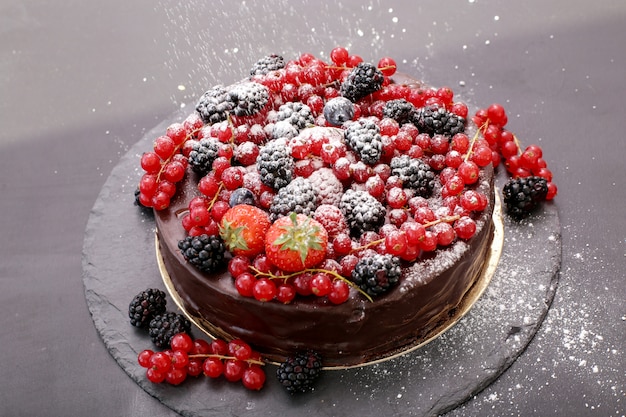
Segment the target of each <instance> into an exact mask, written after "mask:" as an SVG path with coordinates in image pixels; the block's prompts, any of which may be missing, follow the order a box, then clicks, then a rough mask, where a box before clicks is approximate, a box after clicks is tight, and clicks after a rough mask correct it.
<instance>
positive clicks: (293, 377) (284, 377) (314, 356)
mask: <svg viewBox="0 0 626 417" xmlns="http://www.w3.org/2000/svg"><path fill="white" fill-rule="evenodd" d="M321 371H322V359H321V357H320V355H319V354H318V353H316V352H313V351H308V352H302V353H298V354H297V355H295V356H293V357H289V358H287V359H286V360H285V362H283V363H281V364H280V365H279V367H278V369H277V370H276V377H277V378H278V382H280V384H281V385H282V386H283V387H284V388H285V389H286V390H287V392H288V393H290V394H296V393H304V392H307V391H310V390H311V389H312V388H313V383H314V382H315V380H316V379H317V378H318V377H319V376H320V374H321Z"/></svg>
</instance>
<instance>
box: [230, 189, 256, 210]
mask: <svg viewBox="0 0 626 417" xmlns="http://www.w3.org/2000/svg"><path fill="white" fill-rule="evenodd" d="M228 204H229V205H230V206H231V207H235V206H236V205H239V204H249V205H251V206H254V204H255V201H254V194H253V193H252V191H250V190H248V189H247V188H243V187H241V188H237V189H236V190H235V191H233V192H232V193H231V194H230V200H229V201H228Z"/></svg>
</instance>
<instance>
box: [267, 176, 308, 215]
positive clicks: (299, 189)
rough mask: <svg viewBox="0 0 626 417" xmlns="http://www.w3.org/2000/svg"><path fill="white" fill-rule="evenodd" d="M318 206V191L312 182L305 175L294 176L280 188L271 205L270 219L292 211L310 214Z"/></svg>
mask: <svg viewBox="0 0 626 417" xmlns="http://www.w3.org/2000/svg"><path fill="white" fill-rule="evenodd" d="M316 207H317V193H316V192H315V189H314V188H313V185H312V184H311V182H310V181H309V180H308V179H306V178H303V177H297V178H294V180H293V181H291V182H290V183H289V184H287V185H286V186H285V187H283V188H281V189H280V190H278V193H277V194H276V196H274V200H273V201H272V205H271V206H270V220H272V221H274V220H276V219H278V218H279V217H282V216H286V215H288V214H289V213H291V212H294V213H300V214H304V215H306V216H310V215H312V214H313V212H314V211H315V208H316Z"/></svg>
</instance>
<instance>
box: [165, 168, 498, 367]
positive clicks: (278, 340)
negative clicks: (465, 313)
mask: <svg viewBox="0 0 626 417" xmlns="http://www.w3.org/2000/svg"><path fill="white" fill-rule="evenodd" d="M197 180H198V177H197V176H196V174H194V173H192V172H188V176H187V177H186V178H185V179H184V181H183V183H182V184H181V185H180V188H179V191H178V193H177V195H176V196H175V197H174V198H173V199H172V202H171V205H170V207H169V208H167V209H165V210H162V211H158V212H156V216H155V218H156V225H157V236H158V242H159V249H160V254H161V256H162V259H163V263H164V266H165V268H166V269H167V271H168V275H169V278H170V280H171V283H172V285H173V288H174V290H175V292H176V293H177V295H178V296H179V298H180V300H181V301H182V304H183V307H184V309H185V311H186V312H187V313H188V314H190V315H192V316H194V317H196V318H200V320H199V322H201V323H202V324H203V326H202V327H204V328H205V329H204V330H206V331H208V332H209V333H210V334H213V335H215V336H219V337H224V338H227V339H228V338H235V337H238V338H242V339H243V340H245V341H246V342H248V343H250V344H251V345H252V346H254V348H255V349H257V350H258V351H259V352H260V353H261V354H263V356H264V357H266V358H267V359H269V360H273V361H283V360H284V359H285V358H286V357H287V356H291V355H293V354H294V353H296V352H298V351H301V350H305V349H313V350H315V351H317V352H319V353H320V354H321V355H322V357H323V359H324V365H325V366H327V367H343V366H355V365H359V364H363V363H367V362H371V361H376V360H380V359H384V358H386V357H389V356H392V355H395V354H397V353H399V352H401V351H403V350H406V349H408V348H410V347H413V346H416V345H417V344H419V343H420V342H421V341H423V340H424V339H425V338H427V337H428V335H429V332H431V331H432V330H433V329H434V328H436V327H438V326H440V325H442V324H443V323H445V322H446V321H449V320H450V319H451V317H452V316H453V313H454V311H455V309H456V307H457V306H458V305H459V303H460V302H461V301H462V299H463V297H464V296H465V295H466V293H467V292H468V291H469V290H470V288H471V287H472V285H473V284H474V283H475V282H476V280H477V279H478V278H479V276H480V274H481V272H482V270H483V268H484V266H485V260H486V257H487V254H488V251H489V249H490V246H491V241H492V239H493V230H494V226H493V221H492V213H493V209H494V186H493V169H492V168H491V165H489V166H488V167H486V168H484V169H483V170H482V171H481V174H480V179H479V182H478V185H477V189H478V190H480V191H481V192H483V193H484V194H485V195H487V196H488V197H489V198H488V199H489V204H488V207H487V208H486V209H485V210H484V211H483V212H482V213H480V215H479V216H478V217H477V218H476V224H477V230H476V233H475V234H474V236H473V237H472V238H470V239H469V240H467V241H463V240H460V239H457V240H456V241H455V242H454V243H453V244H452V245H450V246H448V247H446V248H440V249H437V250H436V251H434V252H432V253H429V254H428V255H427V256H426V257H423V258H420V259H418V260H417V261H416V262H414V263H412V264H405V265H403V274H402V278H401V280H400V283H399V285H397V286H396V287H395V288H393V289H392V290H391V291H390V292H388V293H387V294H385V295H383V296H380V297H378V298H375V299H374V300H373V301H368V300H367V299H366V298H365V297H363V296H362V295H361V294H360V293H358V292H357V291H355V290H351V294H350V298H349V299H348V301H347V302H345V303H343V304H340V305H334V304H331V303H330V302H329V301H328V300H327V299H326V297H315V296H311V297H296V299H294V300H293V301H292V303H290V304H283V303H280V302H276V301H271V302H260V301H257V300H256V299H254V298H251V297H243V296H241V295H239V293H238V292H237V290H236V288H235V285H234V280H233V278H232V277H231V276H230V274H229V273H228V271H227V270H226V268H224V270H223V271H221V272H217V273H211V274H205V273H202V272H200V271H199V270H197V269H195V268H194V267H193V266H192V265H190V264H188V263H187V262H186V261H185V259H184V258H183V256H182V255H181V253H180V250H179V249H178V241H179V240H181V239H184V237H185V230H184V229H183V227H182V226H181V223H180V222H181V219H180V217H181V215H182V214H183V213H185V212H186V210H187V207H188V202H189V200H190V199H191V198H193V197H194V196H196V195H198V191H197V187H196V184H197Z"/></svg>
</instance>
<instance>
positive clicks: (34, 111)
mask: <svg viewBox="0 0 626 417" xmlns="http://www.w3.org/2000/svg"><path fill="white" fill-rule="evenodd" d="M58 3H59V2H44V1H41V0H32V1H30V2H10V1H8V0H0V213H2V216H1V217H0V232H1V234H0V236H1V239H0V242H1V243H0V244H1V248H2V261H1V262H0V283H1V285H2V287H1V289H0V306H1V307H0V308H1V312H2V314H1V315H0V323H1V328H2V332H1V333H0V346H2V354H3V358H2V361H0V370H2V374H3V377H2V378H1V381H0V415H6V416H59V415H72V416H74V415H75V416H86V415H91V416H122V415H123V416H130V415H137V416H143V415H153V416H173V415H175V413H173V412H172V411H171V410H169V409H168V408H167V407H165V406H163V405H162V404H160V403H159V402H158V401H157V400H156V399H154V398H153V397H151V396H149V395H148V394H147V393H145V392H144V391H143V390H142V389H141V388H140V387H139V386H137V385H136V384H135V382H133V380H131V379H130V378H129V377H128V376H127V375H126V373H124V371H123V370H122V369H121V368H120V367H119V366H117V364H116V362H115V361H114V360H113V358H112V357H111V356H110V355H109V354H108V352H107V349H106V348H105V346H104V345H103V343H102V341H101V340H100V338H99V335H98V333H97V332H96V329H95V327H94V325H93V322H92V320H91V317H90V315H89V311H88V309H87V306H86V302H85V295H84V288H83V283H82V264H81V257H82V254H81V251H82V247H83V239H84V231H85V226H86V224H87V220H88V218H89V213H90V210H91V208H92V206H93V204H94V202H95V200H96V198H97V197H98V194H99V192H100V189H101V187H102V185H103V184H104V182H105V181H106V179H107V178H108V176H109V174H110V172H111V170H112V169H113V168H114V167H115V166H116V165H117V164H118V162H119V160H120V158H121V157H122V156H123V155H124V154H125V153H126V152H127V150H128V149H129V148H130V147H131V146H132V145H133V144H135V143H136V142H137V141H138V140H139V139H140V138H141V137H142V136H143V134H144V133H145V132H146V131H148V130H150V129H151V128H152V127H154V126H155V125H157V124H158V123H159V122H160V121H161V120H163V119H164V118H165V117H167V116H168V115H169V114H171V113H172V112H174V111H175V110H176V109H178V108H180V107H181V106H183V105H185V104H187V103H193V102H194V101H195V100H196V99H197V97H198V96H199V95H200V94H202V93H203V92H204V90H206V89H207V88H208V87H210V86H212V85H214V84H216V83H225V84H228V83H231V82H233V81H236V80H238V79H239V78H241V75H242V74H243V73H244V71H245V69H247V68H249V66H250V64H251V63H252V62H254V61H255V60H256V59H257V58H259V57H260V56H262V55H265V54H269V53H280V54H283V55H284V56H285V57H293V56H295V55H296V54H299V53H301V52H312V53H314V54H316V55H320V56H322V57H327V56H328V53H329V51H330V50H331V49H332V48H333V47H335V46H338V45H342V46H346V47H348V48H349V49H350V50H351V51H352V52H354V53H356V54H359V55H361V56H363V57H364V58H365V59H366V60H369V61H377V60H378V59H379V58H380V57H382V56H385V55H388V56H391V57H393V58H395V59H396V61H397V62H398V64H399V68H400V70H401V71H403V72H406V73H410V74H414V75H415V76H417V77H419V78H423V79H424V80H425V81H427V82H429V83H431V84H433V85H438V86H440V85H448V86H450V87H452V88H453V89H454V90H455V91H456V92H457V93H458V94H460V95H461V96H463V97H465V98H467V100H469V101H471V102H472V103H475V104H478V105H482V106H486V105H489V104H491V103H492V102H500V103H502V104H504V105H505V107H506V108H507V109H508V112H509V120H510V121H509V128H510V129H511V130H512V131H514V132H515V133H516V134H517V135H518V136H520V138H521V139H522V141H523V142H524V143H532V142H535V143H538V144H540V145H541V146H542V148H543V149H544V153H545V156H546V159H547V160H548V165H549V167H550V168H551V169H552V171H553V172H554V175H555V181H556V183H557V184H558V186H559V195H558V197H557V201H556V204H557V207H558V210H559V216H560V220H561V225H562V230H561V232H562V238H563V259H562V269H561V277H560V286H559V288H558V290H557V294H556V297H555V300H554V303H553V306H552V308H551V310H550V312H549V313H548V317H547V319H546V320H545V321H544V324H543V326H542V327H541V328H540V329H539V332H538V334H537V336H536V337H535V339H534V340H533V341H532V342H531V344H530V345H529V347H528V349H527V350H526V352H524V353H523V354H522V356H521V357H520V358H519V359H518V360H517V361H516V362H515V363H514V364H513V365H512V366H511V368H509V369H508V370H507V371H506V372H505V373H504V374H503V375H502V376H501V377H500V378H499V379H498V380H497V381H496V382H494V383H493V384H492V385H490V386H489V387H488V388H486V389H485V390H484V391H482V392H481V393H479V394H478V395H477V396H476V398H474V399H472V400H471V401H469V402H468V403H466V404H464V405H463V406H461V407H460V408H458V409H456V410H454V411H452V412H451V413H450V415H451V416H465V415H468V416H470V415H471V416H518V415H520V416H527V415H541V416H548V415H551V416H573V415H576V416H623V415H624V414H625V410H626V405H625V402H626V388H625V383H626V376H625V374H626V366H625V365H624V362H625V361H624V350H625V347H626V301H625V300H626V280H625V278H624V270H626V226H624V222H623V218H624V214H625V211H624V201H626V191H625V190H626V181H625V179H626V175H625V174H626V168H624V162H623V160H624V159H623V158H624V155H625V154H626V142H625V141H624V131H626V118H625V117H624V93H625V92H626V81H625V77H624V74H625V68H626V47H624V44H623V43H622V42H626V30H624V24H625V23H626V3H625V2H623V1H621V0H613V1H611V0H601V1H596V2H569V1H553V2H545V1H544V2H542V1H537V0H532V1H525V2H506V1H504V0H502V1H496V0H470V1H458V2H440V1H434V0H427V1H420V2H413V1H397V2H374V1H368V2H362V1H341V2H338V3H337V4H324V3H319V2H302V1H297V2H287V1H269V2H263V3H262V4H257V3H255V2H200V1H197V0H196V1H192V2H181V3H178V2H174V1H169V0H159V1H157V2H151V1H147V0H137V1H133V2H121V1H118V0H112V1H108V2H98V3H96V2H85V1H67V2H64V3H63V4H58ZM205 3H207V4H205Z"/></svg>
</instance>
